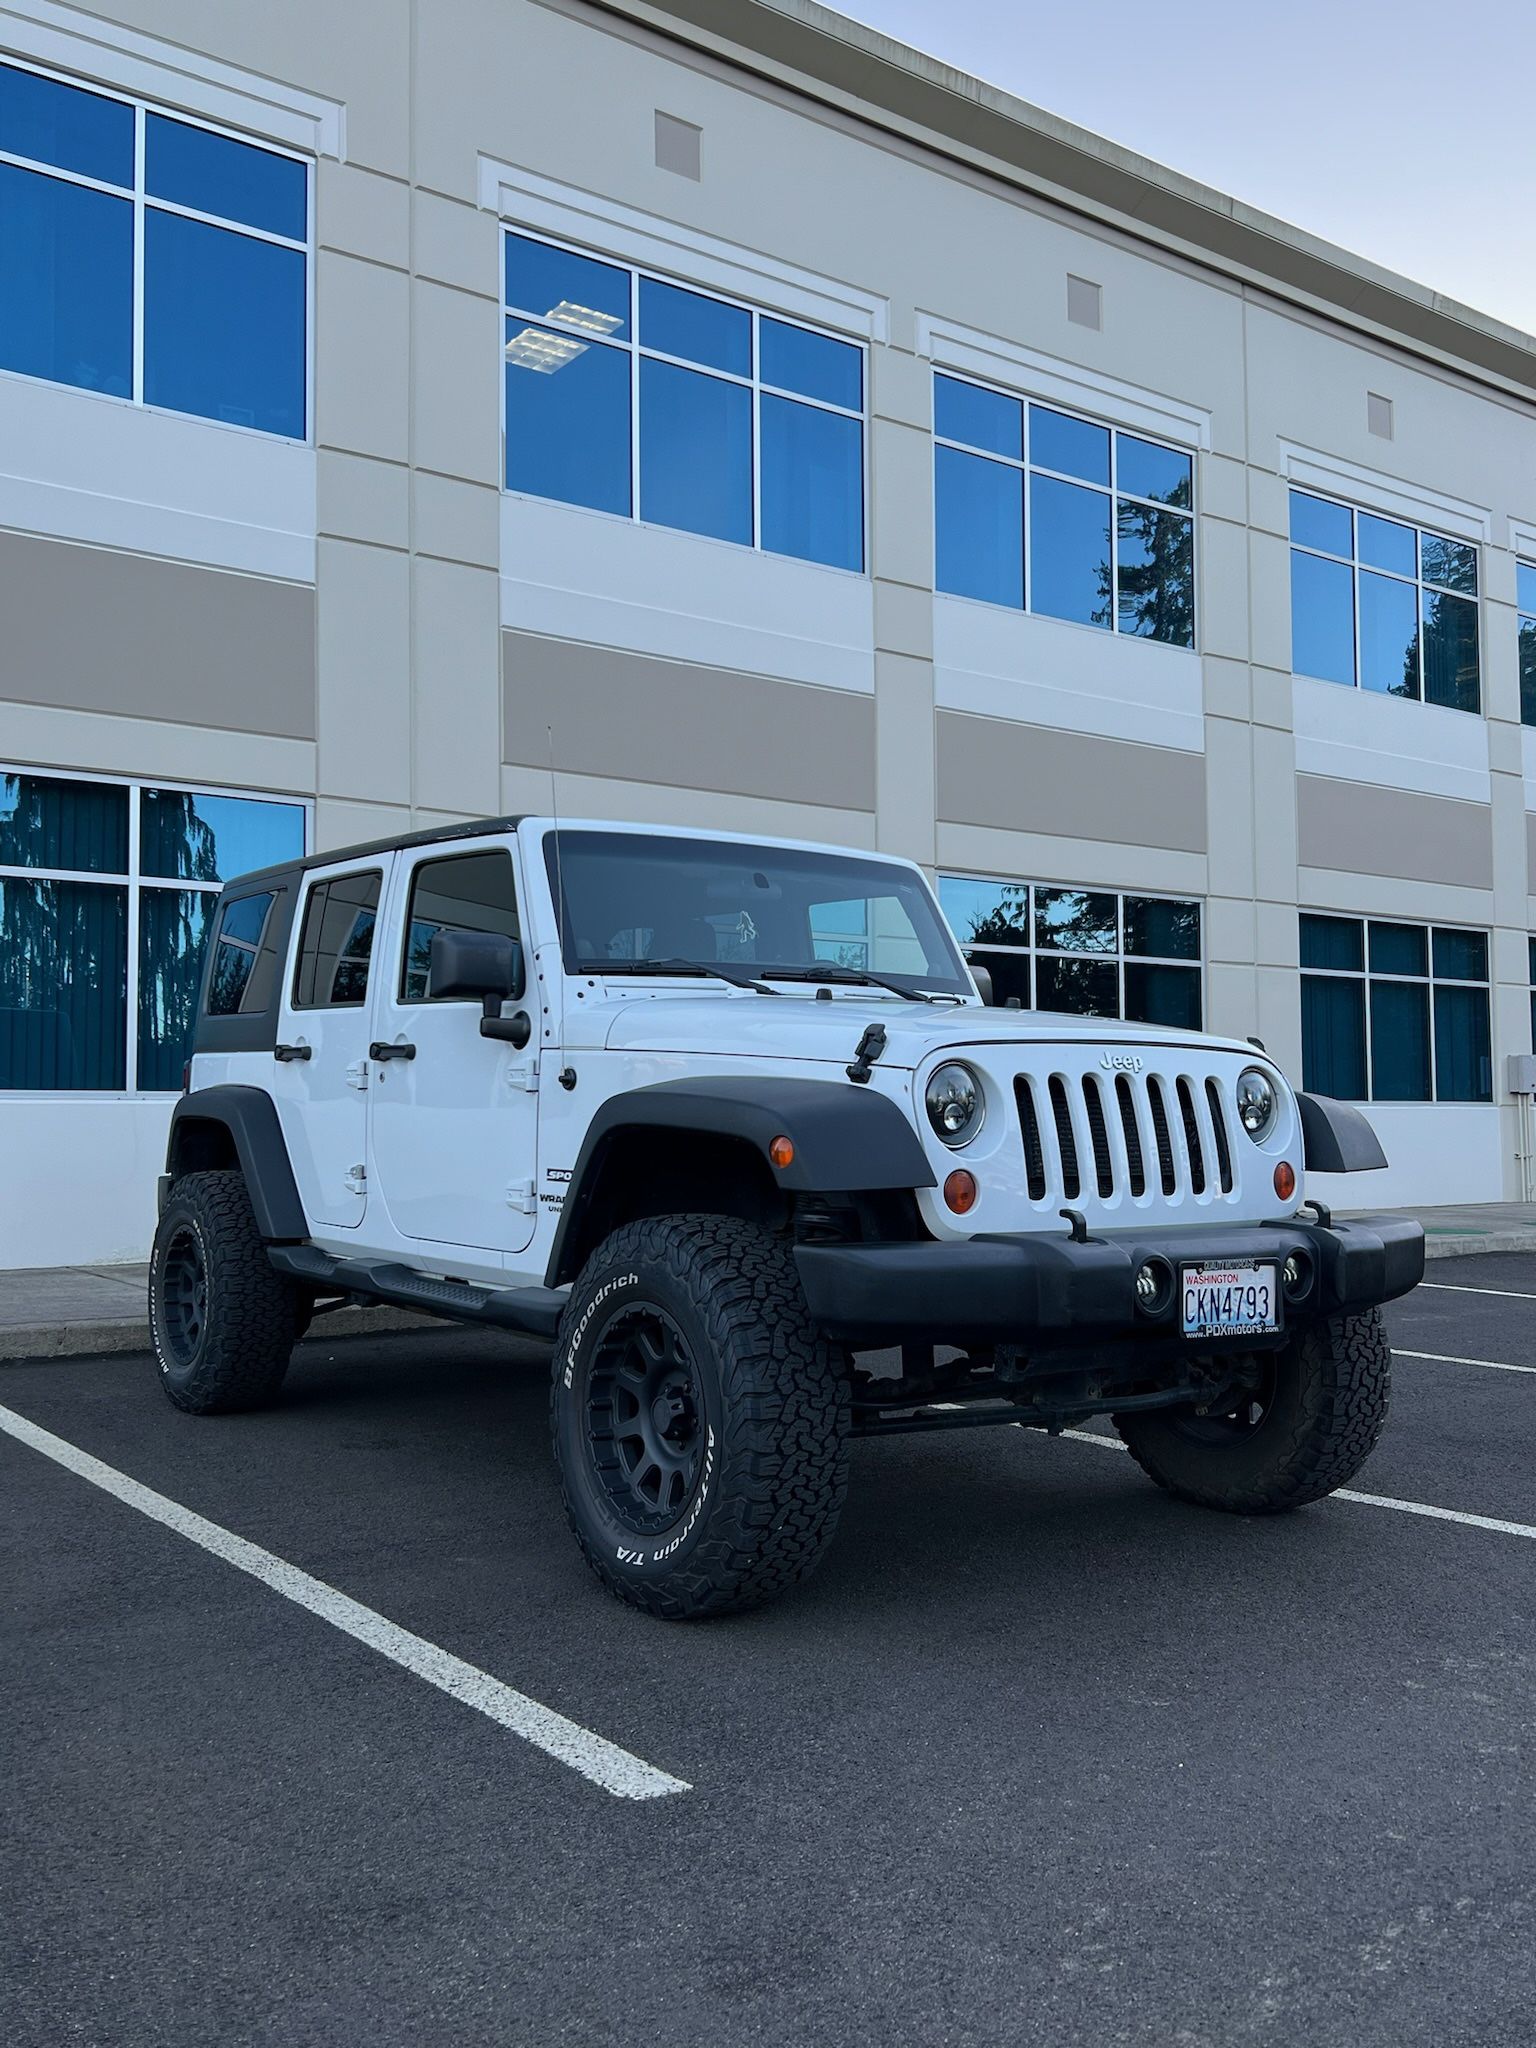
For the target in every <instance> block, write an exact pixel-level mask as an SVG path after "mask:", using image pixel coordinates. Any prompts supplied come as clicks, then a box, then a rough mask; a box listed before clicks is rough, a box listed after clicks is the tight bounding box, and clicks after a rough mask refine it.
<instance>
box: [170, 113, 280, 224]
mask: <svg viewBox="0 0 1536 2048" xmlns="http://www.w3.org/2000/svg"><path fill="white" fill-rule="evenodd" d="M144 189H145V191H146V192H148V193H149V194H150V196H151V197H152V198H154V199H169V200H171V201H173V202H174V204H175V205H177V206H192V207H195V208H196V209H197V211H198V212H199V213H216V214H218V215H219V216H220V218H221V219H223V220H238V221H243V222H244V224H245V225H246V226H247V227H248V228H265V229H266V231H267V233H268V234H269V235H287V236H288V237H289V239H290V240H292V241H295V242H302V241H303V240H304V237H305V235H306V234H307V233H308V230H309V218H308V215H309V205H308V178H307V174H306V172H305V168H304V166H303V164H301V163H296V162H295V161H294V159H293V158H292V157H288V156H275V155H274V154H273V153H272V151H271V150H270V149H257V148H256V147H255V145H254V144H252V143H249V142H236V141H235V140H234V139H233V137H232V136H228V135H214V134H211V133H210V132H209V130H208V129H206V128H189V127H188V126H187V124H186V123H185V122H184V121H168V120H167V119H166V118H165V116H164V115H163V114H151V115H150V116H149V117H148V119H147V120H146V122H145V126H144Z"/></svg>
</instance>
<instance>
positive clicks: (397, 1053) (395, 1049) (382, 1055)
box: [368, 1038, 416, 1060]
mask: <svg viewBox="0 0 1536 2048" xmlns="http://www.w3.org/2000/svg"><path fill="white" fill-rule="evenodd" d="M368 1057H369V1059H371V1060H413V1059H415V1057H416V1048H415V1046H414V1045H386V1044H385V1042H384V1040H383V1039H382V1038H376V1039H375V1040H374V1041H373V1043H372V1045H370V1046H369V1048H368Z"/></svg>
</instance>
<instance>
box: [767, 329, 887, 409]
mask: <svg viewBox="0 0 1536 2048" xmlns="http://www.w3.org/2000/svg"><path fill="white" fill-rule="evenodd" d="M757 346H758V358H759V359H758V372H757V373H758V375H759V377H761V379H762V381H763V382H764V383H765V384H776V385H778V387H779V388H780V390H782V391H798V392H800V393H802V395H803V396H804V397H806V398H823V399H825V400H826V402H827V404H828V405H843V406H846V407H847V408H848V410H849V411H850V412H857V411H858V410H859V409H860V407H861V406H862V405H863V403H864V357H863V355H862V353H861V352H860V350H858V349H856V348H854V347H852V346H851V345H850V344H849V343H848V342H846V341H832V340H831V339H829V337H828V336H826V335H825V334H809V333H807V332H806V330H805V328H803V327H789V326H786V325H785V323H784V322H783V321H782V320H769V319H767V318H763V319H761V320H759V321H758V323H757Z"/></svg>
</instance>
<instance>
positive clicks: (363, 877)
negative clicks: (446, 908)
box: [272, 861, 385, 1230]
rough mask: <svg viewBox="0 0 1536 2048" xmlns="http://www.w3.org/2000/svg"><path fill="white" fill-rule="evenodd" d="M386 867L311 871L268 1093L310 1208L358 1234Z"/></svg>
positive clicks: (325, 1221) (314, 1215) (316, 1221)
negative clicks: (372, 987) (371, 1012)
mask: <svg viewBox="0 0 1536 2048" xmlns="http://www.w3.org/2000/svg"><path fill="white" fill-rule="evenodd" d="M384 873H385V867H384V865H383V864H381V863H379V862H378V861H374V862H372V863H370V864H369V865H368V866H366V867H356V866H353V867H336V868H320V869H312V870H311V871H310V872H309V873H308V874H307V875H306V876H305V891H304V896H303V899H302V901H301V902H300V905H299V916H298V932H299V943H298V949H297V951H296V952H295V954H294V961H293V971H292V973H291V974H290V975H289V976H288V979H287V981H286V983H285V985H284V988H283V992H282V1003H281V1007H280V1009H279V1011H278V1026H277V1051H276V1055H275V1057H274V1062H273V1068H272V1098H273V1100H274V1102H276V1104H277V1114H278V1120H279V1121H280V1123H281V1124H282V1127H283V1136H284V1138H285V1139H286V1141H287V1145H288V1157H289V1159H290V1160H291V1162H292V1164H293V1174H294V1179H295V1180H296V1181H297V1182H298V1187H299V1195H300V1198H301V1200H302V1201H303V1204H304V1213H305V1215H306V1216H307V1217H308V1218H309V1220H310V1223H311V1224H312V1225H316V1226H320V1225H327V1226H329V1227H330V1228H332V1229H340V1230H356V1229H357V1228H358V1226H359V1225H360V1224H361V1222H362V1220H363V1212H364V1209H365V1207H366V1202H367V1196H366V1189H367V1180H366V1166H365V1160H366V1154H367V1137H368V1132H367V1118H368V1097H367V1093H366V1090H367V1086H368V1067H367V1059H366V1055H367V1051H368V997H369V981H370V977H371V974H372V969H373V937H374V926H375V923H376V921H377V917H378V909H379V898H380V896H381V895H382V893H383V888H384Z"/></svg>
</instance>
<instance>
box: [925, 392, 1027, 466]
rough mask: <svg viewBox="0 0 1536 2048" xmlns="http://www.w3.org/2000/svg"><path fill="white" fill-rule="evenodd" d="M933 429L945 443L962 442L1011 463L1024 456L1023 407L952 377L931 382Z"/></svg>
mask: <svg viewBox="0 0 1536 2048" xmlns="http://www.w3.org/2000/svg"><path fill="white" fill-rule="evenodd" d="M933 430H934V432H935V433H936V434H938V435H939V436H940V437H941V438H942V439H944V440H946V441H964V442H965V443H966V444H967V445H968V446H969V447H972V448H986V449H990V451H991V452H992V454H994V455H1011V456H1012V457H1013V458H1014V459H1015V461H1022V460H1023V457H1024V408H1023V406H1022V405H1021V404H1020V403H1019V401H1018V399H1016V398H1005V397H1004V396H1003V395H1002V393H1001V392H998V391H983V390H982V389H981V388H980V386H979V385H976V384H962V383H961V382H960V381H959V379H958V378H955V377H935V378H934V380H933Z"/></svg>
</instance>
